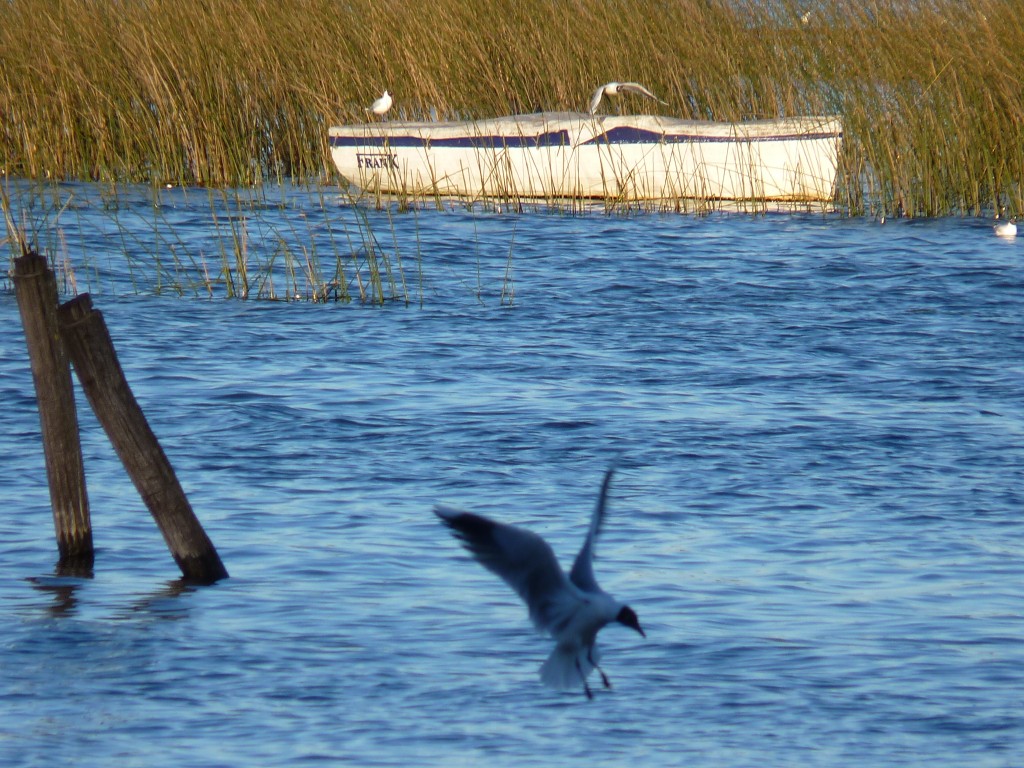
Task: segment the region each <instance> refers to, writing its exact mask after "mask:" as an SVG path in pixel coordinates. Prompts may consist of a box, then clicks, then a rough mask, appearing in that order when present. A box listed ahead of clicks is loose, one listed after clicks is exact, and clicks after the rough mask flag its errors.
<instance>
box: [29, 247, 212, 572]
mask: <svg viewBox="0 0 1024 768" xmlns="http://www.w3.org/2000/svg"><path fill="white" fill-rule="evenodd" d="M15 289H16V292H17V295H18V305H19V307H20V308H21V313H22V322H23V324H24V326H25V337H26V342H27V343H28V346H29V352H30V358H31V360H32V374H33V379H34V381H35V385H36V393H37V399H38V402H39V414H40V421H41V423H42V428H43V429H42V431H43V442H44V447H45V451H46V465H47V473H48V479H49V482H50V495H51V501H52V504H53V510H54V522H55V526H56V528H57V542H58V548H59V549H60V553H61V561H62V562H64V561H65V559H66V558H79V559H81V558H85V557H88V562H89V565H90V566H91V564H92V559H93V550H92V529H91V527H90V520H89V507H88V501H87V498H86V490H85V472H84V466H83V461H82V451H81V445H80V442H79V435H78V420H77V416H76V413H75V402H74V390H73V385H72V381H71V373H70V368H69V365H68V363H69V361H70V363H71V364H72V365H73V366H74V371H75V375H76V376H77V378H78V381H79V383H80V384H81V386H82V389H83V391H84V392H85V396H86V399H87V400H88V401H89V405H90V406H91V408H92V410H93V412H94V413H95V414H96V418H97V421H99V423H100V425H101V426H102V427H103V429H104V431H105V432H106V434H107V437H108V438H109V440H110V442H111V444H112V445H113V447H114V450H115V452H116V453H117V455H118V457H119V458H120V459H121V463H122V464H123V465H124V467H125V470H126V471H127V472H128V475H129V477H130V478H131V480H132V482H133V483H134V484H135V487H136V489H137V490H138V492H139V494H140V495H141V496H142V500H143V502H144V503H145V504H146V507H147V508H148V509H149V511H150V514H152V516H153V519H154V520H155V521H156V524H157V526H158V527H159V529H160V532H161V533H162V534H163V537H164V541H165V542H166V543H167V547H168V548H169V549H170V551H171V555H172V556H173V557H174V560H175V561H176V562H177V563H178V567H179V568H181V572H182V575H183V576H184V578H185V580H186V581H189V582H193V583H200V584H212V583H213V582H215V581H218V580H219V579H223V578H226V577H227V575H228V572H227V569H225V567H224V564H223V563H222V562H221V559H220V556H219V555H218V554H217V550H216V549H215V548H214V546H213V543H212V542H211V541H210V539H209V537H208V536H207V535H206V532H205V531H204V530H203V527H202V525H201V524H200V522H199V520H198V518H197V517H196V516H195V513H194V512H193V511H192V507H191V505H190V504H189V502H188V499H187V498H186V496H185V492H184V490H183V489H182V487H181V484H180V483H179V482H178V478H177V476H176V475H175V473H174V469H173V468H172V467H171V463H170V461H169V460H168V459H167V456H166V454H165V453H164V451H163V449H162V448H161V447H160V443H159V442H158V441H157V438H156V436H155V435H154V434H153V431H152V429H150V427H149V423H148V422H147V421H146V417H145V415H144V414H143V412H142V409H141V408H140V407H139V404H138V402H137V401H136V399H135V396H134V395H133V394H132V391H131V388H130V387H129V386H128V381H127V379H126V378H125V375H124V371H123V369H122V368H121V364H120V362H119V361H118V359H117V352H116V351H115V349H114V344H113V341H112V340H111V338H110V333H109V331H108V330H107V325H106V322H105V321H104V319H103V315H102V313H101V312H99V311H98V310H95V309H93V306H92V299H91V297H90V296H89V294H81V295H79V296H77V297H75V298H74V299H71V300H70V301H68V302H66V303H65V304H63V305H60V306H59V307H58V303H57V302H58V299H57V286H56V280H55V278H54V275H53V272H52V271H50V270H49V268H48V266H47V264H46V259H44V258H43V257H41V256H39V255H37V254H34V253H27V254H26V255H25V256H23V257H22V258H20V259H17V260H16V261H15Z"/></svg>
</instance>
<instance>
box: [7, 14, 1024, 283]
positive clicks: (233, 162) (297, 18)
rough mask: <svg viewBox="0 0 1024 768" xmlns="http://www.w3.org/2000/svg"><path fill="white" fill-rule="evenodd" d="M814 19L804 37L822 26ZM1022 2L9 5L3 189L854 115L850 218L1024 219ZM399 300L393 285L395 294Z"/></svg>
mask: <svg viewBox="0 0 1024 768" xmlns="http://www.w3.org/2000/svg"><path fill="white" fill-rule="evenodd" d="M805 13H806V14H807V16H806V17H804V14H805ZM1022 18H1024V0H975V1H974V2H970V3H965V2H961V0H867V1H865V0H673V2H660V1H658V0H568V1H566V0H501V1H496V0H491V1H487V0H480V1H479V2H472V3H467V2H465V0H422V1H421V2H407V1H405V0H396V1H395V2H386V3H385V2H379V1H378V0H347V1H346V2H344V3H341V2H337V1H336V0H293V1H292V2H288V3H278V2H271V0H218V2H216V3H207V2H205V0H173V1H172V0H147V1H146V2H140V1H132V0H129V2H114V0H12V2H7V3H0V169H2V170H3V171H5V172H6V173H9V174H14V175H20V176H29V177H40V178H42V177H49V178H83V179H88V178H94V179H103V180H132V181H137V180H143V179H145V180H151V181H153V182H154V183H157V184H162V183H165V182H169V183H175V184H189V185H192V184H204V185H211V186H243V185H249V184H259V183H262V182H264V181H268V180H272V181H279V180H281V179H284V178H290V179H309V178H314V177H323V176H324V175H328V176H330V175H331V174H332V173H333V171H332V168H331V166H330V161H329V155H328V152H327V147H326V135H327V128H328V127H329V126H330V125H331V124H334V123H342V122H352V121H361V120H365V119H366V115H365V113H364V109H363V108H364V107H365V106H366V105H368V104H369V103H370V101H371V100H372V99H373V98H374V97H375V96H377V95H379V94H380V92H381V91H382V90H383V89H384V88H389V89H390V90H391V91H392V93H393V94H395V98H396V106H395V108H394V110H393V115H394V116H396V117H402V116H404V117H409V118H425V117H427V116H428V115H431V114H437V115H439V116H440V117H442V118H449V117H466V116H492V115H499V114H509V113H513V112H517V111H533V110H535V109H538V108H540V109H545V110H582V109H584V108H585V105H586V100H587V97H588V95H589V94H590V92H591V91H592V90H593V88H594V87H595V86H596V85H597V84H599V83H601V82H605V81H607V80H613V79H616V80H627V79H628V80H638V81H641V82H643V83H645V84H646V85H647V86H648V87H650V88H652V89H653V90H654V91H655V92H657V93H658V94H660V95H661V96H662V97H663V98H665V100H666V101H668V102H669V105H668V106H664V107H663V106H661V105H653V104H633V105H630V106H631V107H633V106H635V107H636V108H640V109H644V110H653V109H657V110H659V111H661V112H662V113H663V114H670V115H676V116H681V117H686V118H699V119H715V120H740V119H749V118H759V117H774V116H778V115H796V114H839V115H841V116H842V118H843V120H844V124H845V129H846V134H845V139H846V140H845V143H844V151H843V154H842V158H841V183H840V187H839V189H838V191H837V202H838V203H839V205H840V206H841V207H842V208H843V209H844V210H848V211H849V212H851V213H862V212H878V213H890V214H891V213H902V214H906V215H941V214H947V213H977V212H980V211H983V210H989V211H990V210H993V209H1000V208H1002V207H1004V206H1005V207H1007V208H1008V209H1010V210H1011V211H1012V212H1014V213H1022V212H1024V205H1022V202H1024V201H1022V192H1021V187H1020V180H1021V179H1022V178H1024V119H1022V118H1024V114H1022V108H1021V96H1022V92H1021V91H1022V89H1021V83H1020V77H1021V75H1020V73H1021V72H1024V24H1021V23H1020V19H1022ZM385 279H386V275H385Z"/></svg>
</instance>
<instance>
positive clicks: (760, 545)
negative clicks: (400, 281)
mask: <svg viewBox="0 0 1024 768" xmlns="http://www.w3.org/2000/svg"><path fill="white" fill-rule="evenodd" d="M59 194H60V195H64V197H62V198H61V199H60V200H59V201H58V203H59V205H62V206H64V208H63V209H62V210H60V212H59V213H58V207H59V206H56V205H54V204H53V203H52V202H50V203H47V204H40V208H32V207H31V206H29V205H27V204H26V203H25V202H24V201H25V198H24V197H23V198H21V205H22V208H23V211H22V214H21V216H22V220H23V221H26V222H27V223H28V224H29V226H30V227H31V228H32V229H33V230H34V232H35V236H36V237H37V239H38V240H39V241H40V243H41V244H42V245H44V246H46V247H47V248H48V249H49V250H50V252H51V253H53V254H54V255H55V257H56V258H57V259H58V260H59V261H61V262H62V263H64V262H67V263H68V264H70V265H71V267H72V270H73V272H74V277H75V281H76V285H77V288H78V290H90V291H92V292H93V298H94V303H95V305H96V306H97V308H99V309H100V310H101V311H102V312H103V314H104V316H105V318H106V321H107V324H108V326H109V327H110V330H111V334H112V336H113V338H114V341H115V344H116V345H117V348H118V351H119V354H120V358H121V362H122V365H123V366H124V368H125V372H126V374H127V376H128V379H129V382H130V383H131V385H132V387H133V390H134V392H135V394H136V396H137V398H138V399H139V402H140V404H141V405H142V407H143V409H144V411H145V413H146V415H147V416H148V418H149V420H150V423H151V426H152V427H153V429H154V431H155V432H156V434H157V435H158V437H159V439H160V441H161V443H162V445H163V447H164V449H165V451H166V452H167V454H168V456H169V457H170V459H171V461H172V462H173V464H174V466H175V469H176V470H177V473H178V476H179V478H180V480H181V481H182V484H183V485H184V487H185V490H186V492H187V493H188V495H189V498H190V500H191V502H192V505H193V507H194V508H195V510H196V512H197V514H198V516H199V517H200V519H201V520H202V522H203V523H204V525H205V526H206V529H207V531H208V533H209V535H210V537H211V539H212V540H213V541H214V543H215V544H216V546H217V548H218V550H219V552H220V554H221V556H222V558H223V560H224V562H225V564H226V566H227V568H228V570H229V571H230V573H231V578H230V579H228V580H226V581H223V582H221V583H219V584H217V585H215V586H213V587H206V588H198V589H196V588H183V587H182V586H181V585H180V584H178V583H177V581H176V579H177V576H178V573H177V570H176V567H175V565H174V562H173V561H172V560H171V558H170V556H169V555H168V553H167V551H166V549H165V547H164V545H163V542H162V539H161V538H160V536H159V533H158V532H157V529H156V527H155V525H154V524H153V522H152V520H151V519H150V517H149V515H148V513H147V512H146V510H145V507H144V506H143V505H142V503H141V502H140V501H139V499H138V496H137V494H136V493H135V491H134V489H133V487H132V486H131V483H130V482H129V480H128V479H127V477H126V476H125V473H124V471H123V469H122V468H121V465H120V463H119V461H118V460H117V458H116V456H115V455H114V453H113V451H112V449H111V448H110V447H109V445H108V443H107V442H106V440H105V438H104V436H103V434H102V430H101V429H100V428H99V426H98V425H97V424H96V422H95V420H94V418H93V417H92V416H91V414H90V413H89V410H88V408H87V406H86V404H85V402H84V400H83V399H81V397H80V402H79V417H80V421H81V426H82V432H83V450H84V454H85V461H86V467H87V473H88V481H89V493H90V500H91V506H92V515H93V524H94V528H95V537H96V543H97V548H98V552H97V562H96V569H95V575H94V577H93V578H91V579H68V578H58V577H56V576H54V571H53V566H54V561H55V559H56V552H55V545H54V542H53V529H52V522H51V515H50V511H49V501H48V495H47V490H46V481H45V474H44V470H43V460H42V455H41V447H40V441H39V436H38V417H37V414H36V411H35V404H34V398H33V394H32V381H31V375H30V372H29V368H28V361H27V356H26V352H25V350H24V342H23V339H22V336H21V329H20V321H19V318H18V311H17V306H16V302H15V297H14V295H13V292H12V291H11V288H10V285H9V283H7V284H5V288H4V290H2V291H0V402H2V403H3V404H4V417H5V418H4V422H5V428H4V429H3V430H2V431H0V476H2V477H3V478H4V483H3V490H2V491H0V494H2V495H0V501H2V508H3V510H4V512H3V514H2V515H0V621H2V625H3V630H2V632H0V706H2V712H3V716H2V718H0V762H2V763H3V764H4V765H11V766H51V765H59V764H71V765H83V766H101V765H102V766H106V765H111V764H116V765H124V766H181V765H189V766H256V765H260V766H278V765H289V766H301V765H342V764H346V765H348V764H351V765H402V766H408V765H444V766H451V765H493V766H523V765H580V766H621V765H624V764H627V763H634V764H642V765H644V766H676V765H686V766H794V765H800V766H844V768H845V767H847V766H897V765H898V766H910V765H929V766H936V765H948V766H962V765H971V766H983V767H984V766H1015V765H1020V764H1021V762H1022V760H1024V620H1022V616H1024V594H1022V590H1021V584H1022V583H1024V557H1022V556H1024V517H1022V510H1024V503H1022V502H1024V329H1022V318H1024V238H1022V239H1020V240H1019V241H1016V242H1014V241H1010V242H1007V241H1002V240H999V239H998V238H996V237H994V235H993V234H992V230H991V227H990V222H988V221H983V220H974V219H941V220H930V221H923V220H922V221H903V220H895V221H889V222H886V223H884V224H882V223H880V222H878V221H874V220H871V219H846V218H843V217H841V216H837V215H821V214H807V213H804V214H790V213H776V214H769V215H765V216H753V215H743V214H729V213H716V214H712V215H709V216H702V217H698V216H691V215H677V214H643V213H639V214H633V215H629V216H605V215H603V214H602V213H600V212H599V211H591V212H589V213H587V214H586V215H583V216H565V215H558V214H551V213H546V212H543V211H527V212H525V213H522V214H515V213H507V212H504V213H496V212H494V211H489V210H481V209H480V208H479V207H478V208H476V209H475V210H467V209H466V208H465V207H464V206H463V207H460V206H451V207H449V208H448V209H447V210H444V211H435V210H422V209H421V210H417V211H415V212H412V213H400V212H398V211H396V210H394V209H391V210H376V209H374V208H373V207H372V206H369V207H357V208H353V207H352V206H351V205H350V204H349V202H348V201H347V200H346V199H345V198H344V197H342V196H339V195H337V194H336V190H326V191H323V190H320V191H317V190H313V191H303V190H291V189H290V190H279V191H278V192H277V193H276V194H277V195H278V197H279V199H276V200H274V201H270V202H268V203H267V204H265V205H259V206H252V207H250V208H246V209H245V210H244V211H240V212H236V214H233V215H236V219H235V221H244V222H245V238H246V250H245V252H246V254H247V257H248V258H251V259H252V260H253V262H254V263H269V262H260V260H261V259H267V260H269V259H271V258H272V257H273V256H274V254H279V255H280V254H285V253H292V254H301V253H303V248H304V247H305V248H306V252H307V253H310V252H311V251H312V249H313V248H314V246H315V247H316V249H317V254H318V257H319V258H321V259H323V260H325V261H327V260H329V257H330V258H333V256H330V251H329V246H328V245H326V243H327V242H329V240H330V237H331V236H332V235H334V236H336V240H335V244H334V246H333V247H334V248H335V249H336V251H335V252H343V251H345V249H346V248H349V241H352V242H353V245H352V248H354V249H355V250H357V251H358V250H359V249H360V248H365V242H363V240H364V238H363V234H361V233H364V232H365V231H366V228H369V231H372V232H373V233H374V235H375V237H376V238H377V242H376V243H375V245H374V246H373V247H379V248H380V249H381V251H382V252H385V253H387V254H390V257H391V258H392V259H394V260H395V262H394V263H397V259H399V258H400V259H401V260H402V264H403V268H402V269H403V273H404V277H405V280H406V288H405V289H404V298H403V299H400V300H397V301H388V302H386V303H385V305H384V306H383V307H381V306H375V305H373V304H370V303H362V302H360V301H358V300H355V301H353V302H351V303H327V304H316V303H311V302H308V301H293V302H281V301H276V302H274V301H266V300H250V301H240V300H229V299H224V298H223V288H222V286H221V287H218V288H216V290H214V291H213V293H214V298H212V299H211V298H208V295H209V293H208V292H204V289H201V288H200V289H196V288H195V287H191V288H189V287H187V281H186V277H185V276H184V275H185V273H187V272H189V271H190V270H193V269H197V268H198V267H196V266H195V265H201V264H202V263H203V262H204V260H205V261H206V263H207V265H208V267H209V268H211V269H213V271H214V272H215V271H216V269H217V266H216V265H217V264H218V263H220V260H221V259H222V256H223V254H224V253H226V252H228V253H229V252H230V250H231V247H232V246H231V243H232V242H234V241H233V240H232V237H233V236H232V234H231V228H230V221H229V218H230V217H229V216H228V215H227V214H225V215H224V216H220V215H219V214H218V213H217V209H218V207H220V206H222V205H223V204H224V203H223V201H218V200H217V199H215V198H211V197H209V196H207V194H206V193H205V192H202V191H198V192H197V191H191V192H183V191H180V190H174V191H169V192H164V193H161V196H160V199H159V200H157V201H154V199H153V193H152V192H150V191H149V190H145V189H131V188H130V189H128V190H126V191H122V192H121V198H120V199H118V200H113V201H111V200H110V199H109V197H105V198H104V196H101V195H100V194H99V192H97V191H96V190H94V189H92V188H89V187H65V188H62V189H61V191H60V193H59ZM274 194H275V193H273V192H272V193H271V195H270V196H271V197H273V195H274ZM69 200H70V202H69ZM229 202H230V201H229ZM47 205H54V207H53V208H50V209H47V208H46V206H47ZM227 207H228V208H230V207H231V206H230V205H227ZM236 231H237V230H236ZM346 238H347V239H346ZM154 258H160V259H161V260H162V262H163V263H168V262H170V263H171V264H172V268H168V269H166V270H165V271H164V272H163V273H162V275H163V276H162V277H161V278H160V279H155V278H154V273H155V272H156V270H155V267H154V266H153V259H154ZM284 261H285V259H284V258H283V257H281V258H280V264H278V263H276V262H275V265H274V267H273V269H278V268H279V267H281V266H282V265H283V263H284ZM175 264H176V265H177V266H175ZM354 269H355V268H353V270H354ZM362 269H363V273H362V276H366V275H367V274H368V272H367V269H368V267H367V265H366V264H365V262H364V263H363V266H362ZM175 270H177V271H175ZM353 270H350V271H349V272H348V273H347V274H346V280H348V281H350V282H352V283H353V285H354V284H355V281H356V277H355V273H354V271H353ZM189 279H191V278H189ZM277 285H278V289H277V290H282V291H283V292H284V293H289V292H293V291H291V290H285V289H284V286H285V282H284V278H283V277H279V278H277ZM398 290H399V294H402V290H403V289H402V288H401V287H399V289H398ZM254 292H255V291H254ZM613 461H618V463H619V467H620V469H619V472H618V474H617V476H616V480H615V483H614V485H613V488H612V496H611V506H610V517H609V520H608V524H607V526H606V529H605V532H604V534H603V537H602V539H601V541H600V546H599V548H598V554H599V559H598V562H597V563H596V570H597V575H598V578H599V580H600V581H601V582H602V586H604V587H605V588H606V589H607V590H608V591H609V592H611V593H612V594H613V595H615V596H616V597H618V598H619V599H622V600H625V601H627V602H629V603H630V604H631V605H632V606H633V607H634V608H635V609H636V610H637V612H638V614H639V616H640V620H641V623H642V624H643V626H644V628H645V629H646V631H647V635H648V637H647V639H646V640H643V639H642V638H640V637H638V636H637V635H636V634H635V633H633V632H631V631H629V630H627V629H624V628H621V627H610V628H608V629H606V630H605V631H604V632H603V633H602V634H601V636H600V641H601V646H602V648H603V652H604V661H603V665H602V666H603V667H604V669H605V671H606V672H607V673H608V675H609V677H610V678H611V680H612V683H613V686H614V687H613V689H612V690H611V691H610V692H605V691H604V690H600V685H599V683H598V686H597V689H595V699H594V700H593V701H591V702H588V701H587V700H586V699H585V697H584V696H583V695H582V694H581V693H579V692H572V693H558V692H553V691H549V690H547V689H545V688H544V687H542V686H541V685H540V683H539V680H538V675H537V672H538V668H539V665H540V663H541V662H542V661H543V659H544V658H545V656H546V655H547V653H548V650H549V642H548V641H547V640H545V639H543V638H540V637H539V636H537V635H535V634H534V633H533V631H532V629H531V628H530V626H529V624H528V621H527V618H526V612H525V609H524V608H523V606H522V605H520V604H519V602H518V599H517V598H516V597H515V595H514V594H513V593H512V592H511V591H510V590H509V589H508V588H507V587H505V585H503V584H502V583H501V582H500V581H498V580H497V579H496V578H494V577H493V576H492V575H491V574H489V573H487V572H486V571H484V569H482V568H481V567H479V566H478V565H477V564H476V563H474V562H472V561H471V560H470V559H469V558H468V556H467V555H465V554H464V553H463V552H462V551H461V550H460V549H459V547H458V546H457V544H456V543H455V542H454V541H453V540H452V539H451V537H450V536H449V535H448V534H447V533H446V531H445V530H444V529H443V528H442V526H440V525H439V524H438V523H437V521H436V520H435V518H434V516H433V515H432V514H431V511H430V510H431V506H432V505H433V504H434V503H435V502H437V501H444V502H447V503H451V504H455V505H460V506H464V507H467V508H471V509H473V510H475V511H477V512H480V513H483V514H487V515H491V516H494V517H496V518H499V519H502V520H505V521H508V522H514V523H517V524H522V525H525V526H528V527H530V528H532V529H534V530H536V531H538V532H539V533H541V534H543V535H544V536H545V537H547V538H548V539H549V541H550V542H551V543H552V545H553V547H554V548H555V550H556V552H557V553H558V554H559V556H560V557H561V558H562V559H563V562H565V563H566V564H568V562H569V561H570V560H571V558H572V556H573V555H574V554H575V551H576V548H577V547H578V546H579V544H580V542H581V540H582V537H583V535H584V532H585V527H586V525H587V521H588V517H589V514H590V511H591V508H592V505H593V502H594V499H595V495H596V492H597V489H598V485H599V483H600V479H601V476H602V473H603V472H604V470H605V468H606V467H607V466H608V465H609V464H610V463H611V462H613Z"/></svg>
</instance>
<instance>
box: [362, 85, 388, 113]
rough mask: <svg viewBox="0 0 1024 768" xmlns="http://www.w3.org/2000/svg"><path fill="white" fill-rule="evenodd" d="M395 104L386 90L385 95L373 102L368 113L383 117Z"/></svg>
mask: <svg viewBox="0 0 1024 768" xmlns="http://www.w3.org/2000/svg"><path fill="white" fill-rule="evenodd" d="M393 103H394V99H392V98H391V94H390V93H388V92H387V90H385V91H384V95H383V96H381V97H380V98H379V99H377V100H376V101H375V102H373V104H371V105H370V108H369V109H368V110H367V112H373V114H375V115H378V116H383V115H384V114H385V113H386V112H387V111H388V110H389V109H391V105H392V104H393Z"/></svg>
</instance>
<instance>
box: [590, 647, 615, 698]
mask: <svg viewBox="0 0 1024 768" xmlns="http://www.w3.org/2000/svg"><path fill="white" fill-rule="evenodd" d="M593 650H594V646H590V648H588V649H587V661H589V662H590V663H591V664H592V665H593V667H594V669H596V670H597V671H598V672H599V673H600V674H601V682H602V683H604V687H605V688H611V687H612V683H611V681H610V680H609V679H608V675H606V674H605V673H604V670H603V669H601V668H600V667H599V666H597V662H596V661H594V657H593V656H591V655H590V654H591V653H592V652H593Z"/></svg>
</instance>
